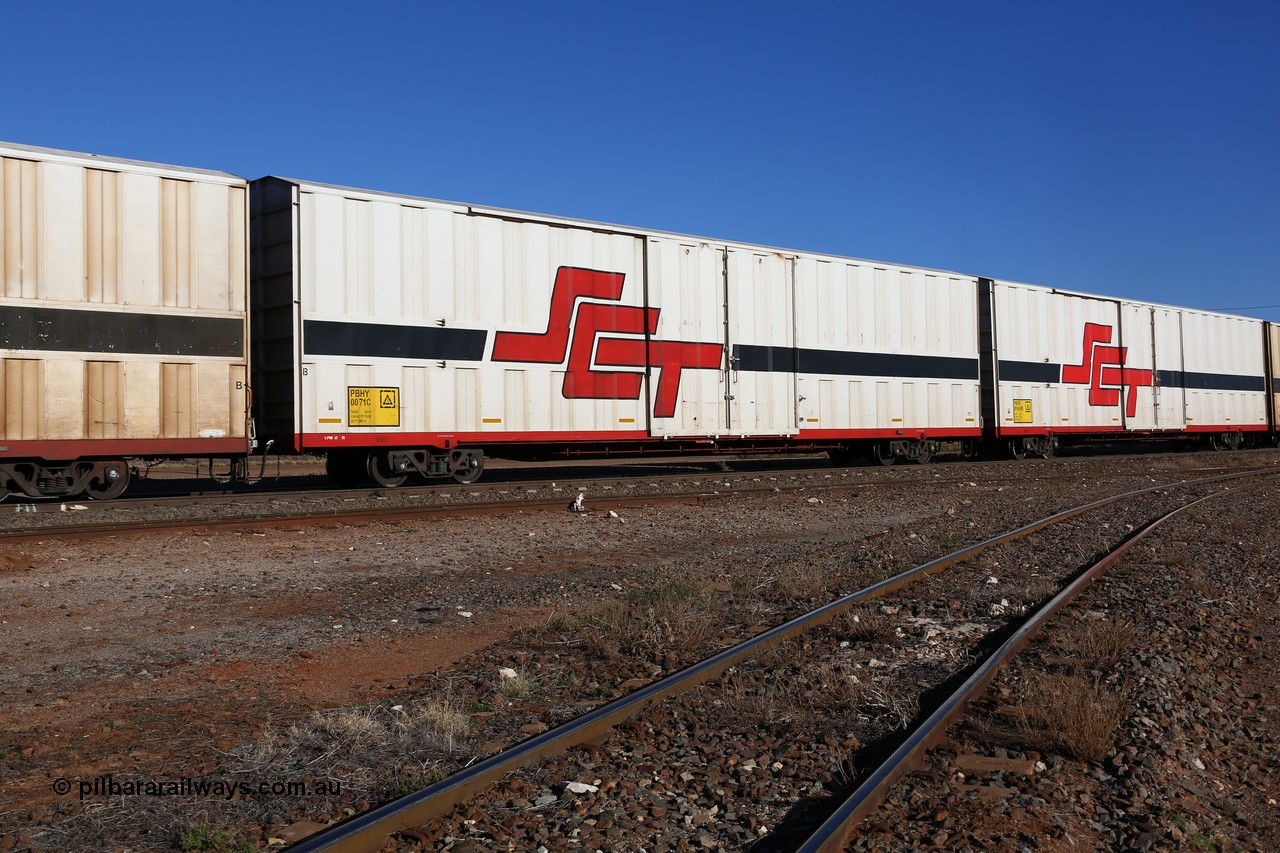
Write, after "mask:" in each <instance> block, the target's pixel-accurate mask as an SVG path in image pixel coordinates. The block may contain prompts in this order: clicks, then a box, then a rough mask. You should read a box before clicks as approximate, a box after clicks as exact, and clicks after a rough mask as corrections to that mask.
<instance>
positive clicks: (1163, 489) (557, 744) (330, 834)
mask: <svg viewBox="0 0 1280 853" xmlns="http://www.w3.org/2000/svg"><path fill="white" fill-rule="evenodd" d="M1265 473H1268V472H1267V471H1265V470H1263V471H1259V470H1249V471H1242V472H1232V473H1225V474H1219V475H1216V476H1212V477H1206V478H1200V479H1196V480H1191V481H1182V482H1177V483H1167V484H1160V485H1156V486H1152V487H1149V488H1144V489H1139V490H1135V491H1130V492H1125V493H1123V494H1118V495H1113V496H1111V497H1108V498H1104V499H1101V500H1097V501H1093V502H1090V503H1087V504H1084V505H1081V506H1078V507H1075V508H1073V509H1070V510H1066V511H1063V512H1058V513H1055V514H1054V515H1051V516H1048V517H1046V518H1043V519H1040V520H1039V521H1036V522H1033V523H1031V524H1028V525H1024V526H1022V527H1019V528H1018V529H1016V530H1012V531H1010V532H1007V533H1004V534H1002V535H1000V536H996V537H993V538H991V539H988V540H986V541H984V542H981V543H978V544H976V545H973V546H970V547H967V548H963V549H960V550H958V551H955V552H952V553H950V554H947V555H946V556H944V557H941V558H939V559H936V560H932V561H930V562H928V563H924V564H922V565H920V566H917V567H915V568H913V569H911V570H909V571H906V572H903V573H901V574H897V575H895V576H893V577H890V578H887V579H885V580H882V581H880V582H878V583H875V584H872V585H870V586H868V587H866V588H864V589H861V590H859V591H857V592H854V593H851V594H849V595H846V596H843V597H841V598H839V599H837V600H836V601H833V602H830V603H828V604H826V605H824V606H822V607H819V608H817V609H815V610H813V611H811V612H809V613H807V614H805V615H803V616H800V617H797V618H795V619H792V620H790V621H788V622H786V623H784V624H782V625H779V626H777V627H774V628H772V629H769V630H767V631H764V632H762V633H760V634H758V635H757V636H754V637H752V638H751V639H749V640H747V641H745V642H742V643H739V644H737V645H735V646H733V647H732V648H729V649H726V650H725V651H723V652H721V653H719V654H717V655H714V656H713V657H710V658H708V659H706V660H703V661H701V662H699V663H697V664H695V665H693V666H690V667H688V668H686V669H684V670H682V671H680V672H677V673H675V674H673V675H670V676H668V677H666V678H663V679H661V680H658V681H655V682H653V683H651V684H648V685H646V686H643V687H640V688H639V689H637V690H635V691H634V692H633V693H631V694H629V695H627V696H625V697H623V698H622V699H620V700H617V701H615V702H612V703H609V704H607V705H603V706H601V707H599V708H596V709H595V710H593V711H591V712H589V713H587V714H585V715H583V716H581V717H579V718H577V719H575V720H573V721H571V722H569V723H566V724H565V725H562V726H559V727H557V728H554V729H551V730H549V731H547V732H545V733H543V734H539V735H536V736H534V737H531V738H529V739H527V740H525V741H523V742H521V743H519V744H517V745H515V746H513V747H511V748H509V749H507V750H505V751H503V752H500V753H497V754H496V755H493V756H491V757H489V758H487V759H485V760H483V761H479V762H477V763H475V764H473V765H471V766H470V767H467V768H465V769H464V770H461V771H459V772H457V773H455V774H453V775H452V776H449V777H447V778H446V779H444V780H442V781H440V782H438V783H436V784H434V785H431V786H429V787H427V788H425V789H423V790H421V791H418V792H417V793H414V794H411V795H409V796H407V797H404V798H402V799H400V800H396V801H394V802H392V803H388V804H386V805H384V806H382V807H380V808H377V809H374V810H372V811H370V812H367V813H365V814H363V815H359V816H357V817H355V818H353V819H351V820H349V821H347V822H345V823H343V824H340V825H337V826H335V827H333V828H331V829H329V830H326V831H324V832H322V833H320V834H318V835H316V836H314V837H312V838H310V839H307V840H305V841H303V842H302V843H300V844H298V845H296V846H295V847H294V848H292V849H295V850H299V851H322V850H323V851H356V850H375V849H379V848H380V847H381V846H382V845H383V844H384V841H385V839H386V838H387V836H388V835H390V834H393V833H396V832H402V831H410V832H411V831H412V828H413V827H417V826H421V825H423V824H425V823H427V822H429V821H431V820H433V819H436V818H440V817H443V816H446V815H449V814H450V813H452V812H454V810H455V809H457V808H458V807H459V806H460V805H461V804H463V803H466V802H467V801H468V800H469V799H470V798H471V797H474V796H476V795H477V793H478V792H480V791H481V790H483V789H485V788H486V787H487V786H489V785H491V784H492V783H494V782H496V781H498V780H500V779H502V778H503V777H505V776H507V775H508V774H510V773H511V772H512V771H514V770H516V769H517V768H520V767H525V766H528V765H530V764H533V763H535V762H538V761H539V760H542V759H547V758H548V757H550V756H553V755H558V754H560V753H562V752H564V751H565V750H566V749H567V748H569V747H571V746H574V745H578V744H583V743H589V742H593V741H599V740H601V739H603V738H606V737H608V736H609V735H610V733H611V732H612V731H613V730H614V727H615V726H618V725H619V724H620V723H622V722H624V721H626V720H629V719H631V718H633V717H635V716H636V715H637V714H639V713H641V712H642V711H643V710H645V709H646V708H648V707H649V706H652V705H654V704H655V703H658V702H659V701H660V700H663V699H666V698H669V697H673V696H676V695H678V694H681V693H684V692H687V691H689V690H691V689H693V688H695V687H696V686H698V685H701V684H704V683H706V682H708V681H711V680H713V679H717V678H720V677H721V676H723V675H724V674H725V673H726V672H727V671H730V670H731V669H733V668H735V667H737V666H739V665H741V664H743V662H744V661H747V660H749V659H753V658H758V657H759V656H761V655H762V654H764V653H766V652H768V651H769V650H771V649H776V648H777V647H779V646H780V645H782V644H784V643H787V642H788V641H791V640H794V639H796V638H798V637H799V636H801V635H802V634H804V633H806V632H809V631H812V630H814V629H816V628H818V627H820V626H824V625H828V624H829V623H831V622H832V621H833V620H834V619H836V618H837V617H838V616H841V615H842V614H846V613H848V612H849V611H851V610H853V609H854V608H855V607H858V606H865V605H866V603H867V602H869V601H872V600H875V599H878V598H881V597H883V596H887V595H889V594H891V593H895V592H899V591H902V590H903V589H905V588H906V587H908V586H910V585H912V584H914V583H916V582H918V581H920V580H922V579H924V578H926V577H929V576H933V575H936V574H937V573H940V572H942V571H943V570H944V569H947V568H950V567H953V566H956V565H958V564H960V563H963V562H965V561H969V560H972V559H974V558H975V557H977V556H978V555H980V554H982V553H983V552H986V551H988V550H990V549H993V548H995V547H997V546H1001V545H1005V544H1007V543H1010V542H1014V541H1015V540H1018V539H1021V538H1023V537H1027V536H1030V535H1032V534H1035V533H1038V532H1041V531H1045V530H1047V529H1049V528H1051V527H1053V526H1054V525H1058V524H1060V523H1063V522H1066V521H1068V520H1070V519H1074V518H1077V517H1079V516H1082V515H1084V514H1085V513H1090V512H1092V511H1096V510H1099V509H1101V508H1103V507H1107V506H1111V505H1113V504H1116V503H1118V502H1122V501H1126V500H1131V499H1136V498H1139V497H1140V496H1150V495H1154V494H1157V493H1161V494H1165V493H1168V492H1169V491H1170V490H1178V489H1182V488H1188V487H1191V488H1208V489H1216V488H1218V487H1219V486H1220V485H1222V484H1225V483H1227V482H1229V481H1234V480H1237V479H1241V478H1252V477H1256V476H1257V475H1259V474H1265ZM1216 493H1217V492H1214V493H1211V494H1209V495H1205V496H1202V497H1200V498H1199V499H1198V500H1197V502H1198V501H1199V500H1204V499H1207V497H1209V496H1213V494H1216ZM1191 505H1193V504H1191V503H1186V502H1183V503H1182V504H1181V505H1180V506H1178V507H1176V508H1175V509H1174V510H1173V511H1172V512H1168V511H1162V512H1161V514H1160V518H1161V519H1163V518H1167V517H1169V516H1170V515H1172V513H1173V512H1178V511H1181V510H1182V509H1185V508H1186V507H1189V506H1191ZM1108 517H1111V516H1108ZM1157 523H1158V521H1153V522H1151V523H1150V524H1148V525H1147V526H1145V527H1142V528H1141V529H1140V531H1139V532H1138V535H1135V536H1132V537H1131V536H1127V535H1126V536H1123V537H1122V539H1121V542H1119V543H1118V544H1117V543H1113V544H1112V545H1111V546H1109V550H1110V552H1111V554H1112V555H1113V556H1108V557H1106V558H1104V559H1103V560H1100V561H1096V562H1095V563H1094V564H1093V566H1092V567H1091V568H1089V569H1088V570H1087V571H1085V572H1083V573H1081V574H1080V575H1079V576H1078V577H1077V578H1076V579H1075V581H1074V582H1073V583H1072V584H1071V585H1070V586H1068V587H1067V588H1066V589H1064V590H1062V591H1061V592H1060V593H1059V594H1057V595H1056V596H1054V597H1052V598H1051V599H1050V600H1049V601H1048V602H1047V603H1046V604H1045V605H1044V606H1043V607H1042V608H1041V612H1043V613H1044V614H1046V615H1045V617H1044V618H1047V615H1048V614H1051V613H1052V612H1055V611H1056V610H1057V609H1058V608H1060V607H1061V606H1062V605H1063V603H1065V601H1066V600H1068V598H1069V597H1070V596H1071V595H1073V594H1074V591H1075V590H1078V589H1079V588H1080V587H1081V586H1082V585H1084V584H1086V583H1088V582H1089V580H1090V579H1091V578H1092V577H1093V576H1094V574H1096V572H1099V571H1101V570H1102V569H1103V568H1105V566H1106V565H1108V564H1109V563H1110V562H1113V561H1114V560H1115V559H1118V556H1119V554H1120V553H1122V551H1123V549H1125V548H1127V547H1130V546H1131V544H1132V543H1134V542H1136V541H1138V539H1139V538H1140V536H1142V535H1146V533H1147V532H1148V531H1149V530H1151V529H1153V528H1154V526H1155V525H1156V524H1157ZM1040 624H1041V620H1040V617H1028V618H1027V619H1026V620H1025V621H1023V622H1022V623H1021V625H1020V627H1017V629H1016V631H1014V633H1013V635H1012V636H1011V637H1009V639H1008V640H1007V641H1006V642H1005V643H1004V644H1003V645H1002V646H1001V647H1000V649H999V650H998V651H996V652H995V653H993V654H992V655H990V656H988V657H987V658H986V661H985V662H984V663H982V664H981V665H979V666H977V667H976V668H975V669H974V670H973V671H972V673H971V675H970V676H969V678H968V679H967V681H966V682H965V686H964V687H963V688H962V691H960V692H957V694H955V695H953V696H951V697H949V698H947V699H945V700H943V701H941V702H938V703H937V706H936V710H935V711H934V712H933V713H931V714H928V715H927V719H926V724H925V725H927V726H928V728H919V729H917V730H916V732H915V733H914V734H912V735H910V736H909V737H907V738H905V739H901V738H900V740H901V746H900V747H899V748H898V749H897V750H896V751H895V752H894V753H893V755H891V757H890V759H889V760H888V761H886V762H885V764H883V765H882V766H881V767H880V768H879V769H877V770H876V771H875V772H874V773H872V774H871V775H870V776H869V777H868V778H867V780H866V782H865V784H864V785H862V786H861V787H859V788H858V789H857V790H856V791H855V793H854V795H853V796H851V797H850V798H849V800H848V801H847V802H845V803H844V804H842V805H840V806H839V807H837V808H835V809H834V810H833V811H832V814H831V816H830V819H829V820H827V821H826V822H825V823H822V826H821V828H820V829H819V830H818V832H817V833H816V834H814V835H813V836H812V837H810V838H809V839H808V840H806V841H804V845H805V846H804V847H803V848H802V849H806V850H833V849H839V847H838V845H839V844H841V843H842V841H843V839H845V838H846V837H847V835H848V833H849V831H850V828H851V826H852V825H853V823H854V822H856V820H857V819H858V818H859V817H860V816H861V815H862V814H864V813H865V812H866V811H867V810H868V809H870V808H873V805H874V803H875V802H876V799H877V797H878V796H880V795H881V794H882V793H883V791H884V789H885V788H886V787H887V786H888V785H889V784H891V783H892V781H893V780H894V779H896V778H898V776H900V775H901V774H902V773H904V772H906V771H907V769H908V767H909V763H908V762H909V760H911V759H913V758H915V757H918V756H919V755H920V754H921V752H922V751H923V749H924V747H925V745H927V743H928V742H929V741H930V738H932V737H934V736H936V732H937V731H939V726H943V725H945V724H946V723H947V722H948V721H950V720H952V719H953V718H954V716H955V715H956V714H957V713H959V710H960V709H961V708H962V707H963V705H964V703H965V702H966V701H968V699H969V698H970V697H971V696H972V694H973V691H974V690H976V689H977V688H979V687H981V685H983V684H985V683H986V681H988V680H989V679H990V677H991V674H992V673H993V672H994V670H995V668H996V667H997V666H998V665H999V662H1000V661H1002V660H1003V659H1004V658H1005V657H1006V656H1007V655H1009V654H1011V653H1012V651H1013V650H1015V649H1016V648H1017V647H1019V646H1020V645H1021V644H1022V643H1025V642H1026V639H1027V637H1028V636H1029V635H1030V634H1031V633H1032V632H1033V631H1034V630H1036V629H1037V628H1038V626H1039V625H1040ZM813 822H814V823H818V822H819V821H813Z"/></svg>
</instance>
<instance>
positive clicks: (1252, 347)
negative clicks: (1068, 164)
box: [979, 279, 1275, 458]
mask: <svg viewBox="0 0 1280 853" xmlns="http://www.w3.org/2000/svg"><path fill="white" fill-rule="evenodd" d="M979 291H980V298H981V300H982V307H981V314H982V335H983V351H984V360H983V372H984V384H983V387H984V398H983V421H984V424H985V425H986V432H985V436H986V438H987V439H988V441H989V442H995V443H999V444H1001V445H1002V446H1004V447H1005V448H1006V449H1007V450H1008V452H1009V454H1010V455H1012V456H1014V457H1015V458H1022V457H1023V456H1025V455H1027V454H1029V453H1035V454H1039V455H1042V456H1048V455H1051V454H1052V453H1053V451H1054V448H1055V447H1056V446H1057V445H1058V443H1059V442H1070V441H1072V440H1099V439H1103V440H1116V439H1123V438H1150V437H1157V438H1193V439H1198V440H1204V441H1207V442H1209V443H1210V444H1211V445H1212V446H1214V447H1216V448H1219V449H1237V448H1240V447H1242V446H1245V445H1246V444H1252V443H1254V442H1255V441H1256V440H1257V439H1258V438H1260V437H1265V436H1266V435H1267V433H1268V430H1269V429H1270V428H1271V427H1272V426H1273V425H1274V420H1272V419H1270V418H1273V417H1274V414H1272V415H1271V416H1270V417H1269V413H1268V405H1267V393H1266V389H1267V384H1268V367H1267V361H1266V349H1267V345H1268V340H1267V338H1268V334H1270V335H1271V336H1272V338H1273V339H1274V336H1275V327H1274V325H1270V324H1266V323H1264V322H1263V321H1262V320H1255V319H1252V318H1248V317H1237V316H1232V315H1228V314H1218V313H1212V312H1208V311H1199V310H1193V309H1189V308H1175V307H1171V306H1167V305H1157V304H1152V303H1146V302H1134V301H1131V300H1127V299H1116V298H1111V297H1104V296H1094V295H1089V294H1083V293H1074V292H1069V291H1063V290H1055V289H1051V288H1046V287H1039V286H1034V285H1026V284H1016V283H1012V282H1004V281H992V280H990V279H983V280H982V281H981V282H980V288H979ZM1269 325H1270V331H1268V328H1267V327H1268V326H1269ZM1274 372H1275V365H1274V363H1273V365H1272V367H1271V373H1272V374H1274Z"/></svg>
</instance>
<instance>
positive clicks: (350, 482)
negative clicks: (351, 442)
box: [324, 450, 368, 489]
mask: <svg viewBox="0 0 1280 853" xmlns="http://www.w3.org/2000/svg"><path fill="white" fill-rule="evenodd" d="M367 465H368V463H367V462H366V461H365V456H364V454H363V453H359V452H352V451H340V450H335V451H332V452H330V453H329V455H328V456H326V457H325V460H324V472H325V474H327V475H328V476H329V479H330V480H332V481H333V484H334V485H335V486H337V487H338V488H340V489H350V488H353V487H355V486H358V485H360V484H361V483H362V482H364V478H365V475H366V474H367V473H368V470H367Z"/></svg>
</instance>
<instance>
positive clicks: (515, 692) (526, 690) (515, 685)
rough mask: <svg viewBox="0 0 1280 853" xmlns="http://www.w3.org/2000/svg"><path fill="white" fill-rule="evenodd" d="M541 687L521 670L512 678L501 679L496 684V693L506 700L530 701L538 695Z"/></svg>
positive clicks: (534, 679) (536, 680)
mask: <svg viewBox="0 0 1280 853" xmlns="http://www.w3.org/2000/svg"><path fill="white" fill-rule="evenodd" d="M540 689H541V685H540V684H539V683H538V679H536V678H534V677H533V676H532V675H530V674H529V673H527V672H525V671H524V670H523V669H520V670H516V674H515V675H514V676H509V677H505V678H502V679H501V680H500V681H499V682H498V693H500V694H501V695H503V696H505V697H507V698H508V699H530V698H532V697H534V696H536V695H537V694H538V691H539V690H540Z"/></svg>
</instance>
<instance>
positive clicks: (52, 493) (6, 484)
mask: <svg viewBox="0 0 1280 853" xmlns="http://www.w3.org/2000/svg"><path fill="white" fill-rule="evenodd" d="M129 476H130V472H129V465H128V463H126V462H125V460H123V459H78V460H76V461H74V462H40V461H35V460H26V461H21V462H9V463H5V464H3V465H0V500H3V499H4V498H6V497H8V496H9V495H10V494H12V493H13V492H14V491H21V492H22V493H23V494H24V495H26V496H27V497H31V498H73V497H79V496H81V495H87V496H88V497H91V498H93V499H94V500H111V499H112V498H116V497H119V496H120V495H121V494H122V493H123V492H124V490H125V489H126V488H128V486H129Z"/></svg>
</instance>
